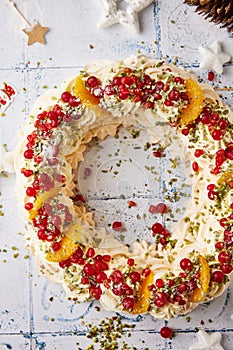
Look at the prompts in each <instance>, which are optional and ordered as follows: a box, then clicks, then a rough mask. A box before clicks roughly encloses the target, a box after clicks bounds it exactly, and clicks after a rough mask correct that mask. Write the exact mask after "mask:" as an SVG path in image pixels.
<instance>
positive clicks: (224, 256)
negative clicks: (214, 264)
mask: <svg viewBox="0 0 233 350" xmlns="http://www.w3.org/2000/svg"><path fill="white" fill-rule="evenodd" d="M218 260H219V262H220V263H221V264H224V263H228V262H230V261H231V254H229V253H227V252H221V253H219V254H218Z"/></svg>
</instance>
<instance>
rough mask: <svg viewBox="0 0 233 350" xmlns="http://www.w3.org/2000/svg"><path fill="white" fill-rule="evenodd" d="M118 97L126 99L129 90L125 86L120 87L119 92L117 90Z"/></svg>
mask: <svg viewBox="0 0 233 350" xmlns="http://www.w3.org/2000/svg"><path fill="white" fill-rule="evenodd" d="M118 97H119V99H120V100H126V99H127V98H128V97H129V90H128V89H126V88H122V89H121V90H120V91H119V92H118Z"/></svg>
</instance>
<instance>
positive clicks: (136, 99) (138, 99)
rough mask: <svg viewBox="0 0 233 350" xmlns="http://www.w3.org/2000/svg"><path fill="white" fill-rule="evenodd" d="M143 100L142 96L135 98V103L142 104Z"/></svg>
mask: <svg viewBox="0 0 233 350" xmlns="http://www.w3.org/2000/svg"><path fill="white" fill-rule="evenodd" d="M141 100H142V98H141V96H136V97H135V98H134V102H135V103H137V102H141Z"/></svg>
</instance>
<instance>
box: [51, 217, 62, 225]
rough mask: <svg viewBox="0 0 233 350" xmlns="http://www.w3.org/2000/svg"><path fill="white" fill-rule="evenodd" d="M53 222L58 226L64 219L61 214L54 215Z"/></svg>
mask: <svg viewBox="0 0 233 350" xmlns="http://www.w3.org/2000/svg"><path fill="white" fill-rule="evenodd" d="M51 222H52V224H53V225H54V226H56V227H58V226H61V224H62V220H61V218H60V216H59V215H53V217H52V218H51Z"/></svg>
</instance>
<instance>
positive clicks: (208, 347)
mask: <svg viewBox="0 0 233 350" xmlns="http://www.w3.org/2000/svg"><path fill="white" fill-rule="evenodd" d="M197 336H198V342H197V343H196V344H193V345H191V346H190V348H189V350H224V349H223V347H222V346H221V345H220V341H221V338H222V335H221V333H218V332H215V333H212V334H208V333H206V332H204V331H202V330H200V331H198V333H197Z"/></svg>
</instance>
